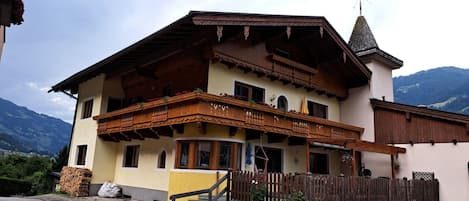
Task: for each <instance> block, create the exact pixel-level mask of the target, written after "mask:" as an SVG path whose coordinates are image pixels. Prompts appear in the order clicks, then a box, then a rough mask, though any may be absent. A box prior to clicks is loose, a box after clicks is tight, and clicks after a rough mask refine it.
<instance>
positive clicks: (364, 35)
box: [349, 16, 404, 69]
mask: <svg viewBox="0 0 469 201" xmlns="http://www.w3.org/2000/svg"><path fill="white" fill-rule="evenodd" d="M349 46H350V48H352V50H353V51H354V52H355V53H356V54H357V55H358V56H360V57H361V58H362V59H364V60H366V59H368V58H370V57H374V58H375V59H378V60H380V61H381V62H384V63H386V64H387V65H389V66H390V67H391V68H392V69H398V68H400V67H402V65H403V64H404V63H403V61H402V60H400V59H398V58H396V57H394V56H392V55H391V54H389V53H387V52H385V51H383V50H381V49H380V48H379V47H378V43H377V42H376V39H375V37H374V35H373V33H372V32H371V29H370V27H369V26H368V23H367V22H366V19H365V17H364V16H358V17H357V20H356V22H355V26H354V27H353V31H352V35H350V40H349Z"/></svg>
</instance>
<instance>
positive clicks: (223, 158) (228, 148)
mask: <svg viewBox="0 0 469 201" xmlns="http://www.w3.org/2000/svg"><path fill="white" fill-rule="evenodd" d="M232 145H233V143H228V142H221V143H220V156H219V158H218V166H219V167H220V168H221V169H228V168H230V167H231V153H232Z"/></svg>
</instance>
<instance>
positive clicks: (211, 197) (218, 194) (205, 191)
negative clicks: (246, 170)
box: [169, 170, 231, 201]
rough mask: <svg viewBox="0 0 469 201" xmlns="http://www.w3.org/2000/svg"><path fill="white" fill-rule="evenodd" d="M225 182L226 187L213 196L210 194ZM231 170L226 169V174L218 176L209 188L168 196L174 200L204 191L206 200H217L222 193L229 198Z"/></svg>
mask: <svg viewBox="0 0 469 201" xmlns="http://www.w3.org/2000/svg"><path fill="white" fill-rule="evenodd" d="M225 180H226V181H227V182H226V187H225V188H223V190H221V192H219V193H217V194H216V195H215V196H213V195H212V191H213V190H215V189H217V188H219V187H220V185H221V184H222V183H223V182H224V181H225ZM230 182H231V170H228V172H227V174H226V175H225V176H223V177H222V178H220V179H219V180H218V181H217V182H216V183H215V184H213V185H212V186H211V187H210V188H207V189H202V190H197V191H190V192H185V193H179V194H174V195H171V196H170V197H169V199H170V200H171V201H176V199H179V198H184V197H189V196H194V195H201V194H204V193H207V194H208V201H217V200H218V199H219V198H220V197H221V196H222V195H223V194H225V193H226V200H230V191H231V185H230Z"/></svg>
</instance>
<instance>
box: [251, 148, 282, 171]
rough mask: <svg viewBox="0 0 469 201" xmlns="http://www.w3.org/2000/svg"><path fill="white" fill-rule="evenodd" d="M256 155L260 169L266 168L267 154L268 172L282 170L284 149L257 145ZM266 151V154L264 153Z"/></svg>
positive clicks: (256, 162)
mask: <svg viewBox="0 0 469 201" xmlns="http://www.w3.org/2000/svg"><path fill="white" fill-rule="evenodd" d="M255 150H256V157H255V164H256V167H257V169H258V170H264V168H265V167H266V165H265V160H264V158H265V156H267V158H268V159H269V160H268V161H267V171H268V172H282V160H283V159H282V150H281V149H276V148H269V147H263V148H261V147H259V146H256V149H255ZM264 152H265V154H264Z"/></svg>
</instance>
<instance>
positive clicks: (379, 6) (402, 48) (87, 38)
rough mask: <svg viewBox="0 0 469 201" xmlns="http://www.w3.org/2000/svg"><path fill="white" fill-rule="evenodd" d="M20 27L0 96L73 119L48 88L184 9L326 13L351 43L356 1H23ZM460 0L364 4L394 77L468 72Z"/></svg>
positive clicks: (1, 70) (66, 101)
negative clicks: (399, 63)
mask: <svg viewBox="0 0 469 201" xmlns="http://www.w3.org/2000/svg"><path fill="white" fill-rule="evenodd" d="M23 1H24V3H25V15H24V19H25V22H24V23H23V24H22V25H20V26H12V27H10V28H8V29H7V37H6V40H7V41H6V43H5V46H4V52H3V56H2V59H1V62H0V84H1V86H3V87H1V88H0V97H2V98H5V99H8V100H11V101H13V102H15V103H16V104H19V105H22V106H26V107H28V108H30V109H32V110H35V111H37V112H40V113H44V114H47V115H50V116H54V117H58V118H61V119H63V120H65V121H68V122H71V121H72V118H73V111H74V106H75V102H74V100H73V99H71V98H69V97H67V96H65V95H63V94H60V93H47V90H48V89H49V88H50V86H52V85H54V84H55V83H57V82H59V81H61V80H63V79H65V78H67V77H68V76H70V75H72V74H73V73H75V72H77V71H79V70H81V69H83V68H86V67H88V66H90V65H92V64H94V63H96V62H98V61H100V60H101V59H104V58H105V57H107V56H109V55H111V54H112V53H114V52H116V51H118V50H120V49H122V48H125V47H126V46H128V45H130V44H132V43H133V42H136V41H138V40H139V39H141V38H143V37H145V36H147V35H149V34H151V33H152V32H154V31H157V30H158V29H160V28H162V27H163V26H165V25H167V24H169V23H171V22H172V21H174V20H176V19H178V18H180V17H182V16H184V15H186V14H187V12H189V10H210V11H236V12H255V13H272V14H290V15H318V16H325V17H326V18H327V19H328V20H329V21H330V22H331V24H332V25H333V26H334V27H335V29H336V30H337V31H338V32H339V33H340V34H341V35H342V37H343V38H344V39H345V40H346V41H348V37H349V35H350V32H351V30H352V28H353V24H354V22H355V18H356V16H357V15H358V13H359V11H358V3H357V2H358V0H305V1H300V0H290V1H284V0H282V1H280V0H249V1H245V0H238V1H221V0H208V1H182V0H174V1H160V0H134V1H128V0H126V1H124V0H99V1H96V0H94V1H93V0H66V1H64V0H40V1H38V0H23ZM465 4H466V3H464V1H451V0H449V1H436V0H435V1H431V0H430V1H423V0H415V1H404V0H395V1H379V0H376V1H374V0H364V1H363V14H364V15H365V17H366V18H367V20H368V23H369V24H370V27H371V29H372V31H373V33H374V35H375V37H376V39H377V42H378V44H379V46H380V48H381V49H383V50H385V51H387V52H389V53H391V54H393V55H394V56H396V57H398V58H400V59H402V60H404V67H403V68H402V69H400V70H398V71H395V72H394V75H406V74H410V73H414V72H417V71H419V70H424V69H428V68H434V67H438V66H446V65H455V66H459V67H463V68H468V67H469V57H467V56H466V54H465V52H467V50H466V47H468V46H469V41H468V40H469V39H467V35H469V28H468V26H466V24H467V22H465V20H467V19H469V14H466V13H469V12H467V11H466V10H465V9H467V8H468V5H465Z"/></svg>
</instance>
